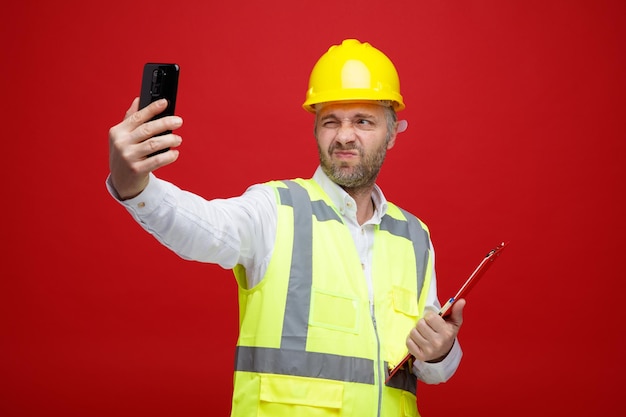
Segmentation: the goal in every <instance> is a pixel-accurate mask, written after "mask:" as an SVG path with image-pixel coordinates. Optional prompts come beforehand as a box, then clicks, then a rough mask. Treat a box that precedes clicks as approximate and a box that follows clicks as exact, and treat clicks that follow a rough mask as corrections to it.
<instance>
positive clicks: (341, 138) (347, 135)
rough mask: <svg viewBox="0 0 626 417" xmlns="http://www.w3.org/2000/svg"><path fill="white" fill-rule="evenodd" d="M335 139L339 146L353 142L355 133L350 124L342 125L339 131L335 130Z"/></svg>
mask: <svg viewBox="0 0 626 417" xmlns="http://www.w3.org/2000/svg"><path fill="white" fill-rule="evenodd" d="M335 138H336V140H337V142H339V143H341V144H346V143H350V142H353V141H354V140H355V132H354V126H352V123H342V124H341V126H340V127H339V129H337V136H336V137H335Z"/></svg>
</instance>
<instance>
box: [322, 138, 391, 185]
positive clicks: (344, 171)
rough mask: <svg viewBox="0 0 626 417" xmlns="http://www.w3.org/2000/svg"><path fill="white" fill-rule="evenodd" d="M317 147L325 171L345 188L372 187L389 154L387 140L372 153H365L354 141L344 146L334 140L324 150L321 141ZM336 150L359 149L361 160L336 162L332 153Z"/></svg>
mask: <svg viewBox="0 0 626 417" xmlns="http://www.w3.org/2000/svg"><path fill="white" fill-rule="evenodd" d="M317 149H318V152H319V156H320V164H321V166H322V170H323V171H324V173H325V174H326V175H327V176H328V177H329V178H330V179H331V180H332V181H333V182H335V183H336V184H338V185H340V186H341V187H342V188H344V189H359V188H365V187H370V186H372V185H374V183H375V182H376V178H377V177H378V173H379V172H380V168H381V167H382V165H383V161H384V160H385V156H386V154H387V142H386V141H385V142H384V143H383V144H382V145H381V146H380V147H379V148H378V149H374V150H373V151H372V153H370V154H365V152H364V151H363V148H361V147H359V146H357V144H356V143H352V144H350V145H347V146H343V145H341V144H339V143H337V142H334V143H333V144H331V145H330V146H329V147H328V150H327V151H326V152H324V151H323V150H322V149H321V148H320V146H319V143H318V145H317ZM335 150H357V152H358V153H359V159H360V162H359V163H358V164H357V165H354V166H351V165H350V164H348V163H347V162H334V161H332V160H331V157H330V155H332V154H333V152H334V151H335Z"/></svg>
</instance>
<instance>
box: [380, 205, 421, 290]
mask: <svg viewBox="0 0 626 417" xmlns="http://www.w3.org/2000/svg"><path fill="white" fill-rule="evenodd" d="M400 211H401V212H402V214H404V217H405V218H406V221H405V220H398V219H394V218H393V217H391V216H389V215H387V214H386V215H384V216H383V218H382V219H381V221H380V230H385V231H387V232H389V233H391V234H392V235H395V236H400V237H404V238H406V239H409V240H410V241H411V242H413V252H414V253H415V271H417V299H418V300H419V297H420V294H421V292H422V287H423V286H424V280H425V279H426V266H427V265H428V256H429V254H428V249H429V247H430V243H429V239H428V232H426V230H424V228H423V227H422V225H421V224H420V222H419V221H418V220H417V218H416V217H415V216H413V215H412V214H411V213H409V212H407V211H405V210H403V209H401V208H400Z"/></svg>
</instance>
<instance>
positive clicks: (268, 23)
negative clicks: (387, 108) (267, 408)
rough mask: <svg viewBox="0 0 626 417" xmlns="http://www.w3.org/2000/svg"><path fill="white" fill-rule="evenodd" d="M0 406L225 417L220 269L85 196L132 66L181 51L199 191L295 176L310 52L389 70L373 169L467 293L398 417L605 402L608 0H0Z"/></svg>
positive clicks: (615, 173) (615, 374)
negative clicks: (390, 139)
mask: <svg viewBox="0 0 626 417" xmlns="http://www.w3.org/2000/svg"><path fill="white" fill-rule="evenodd" d="M3 16H4V19H3V24H2V26H1V27H0V33H1V35H2V39H3V43H2V61H3V62H2V65H1V67H0V75H1V79H2V81H3V88H2V91H3V93H2V95H1V97H2V99H1V101H0V106H1V112H0V114H2V127H3V131H4V135H3V143H4V146H3V149H4V151H3V158H2V163H1V164H0V170H1V171H0V174H1V175H2V176H1V177H2V191H3V204H2V209H1V210H2V219H3V225H2V237H3V239H2V240H3V242H4V249H3V250H2V252H1V256H2V258H1V261H2V262H1V275H2V279H1V281H0V415H2V416H31V415H37V416H66V417H69V416H94V417H95V416H113V415H114V416H206V415H216V416H217V415H222V416H224V415H228V411H229V408H230V393H231V388H232V376H231V373H232V362H233V352H234V344H235V340H236V332H237V329H236V328H237V307H236V286H235V281H234V279H233V278H232V276H231V273H230V271H223V270H222V269H220V268H219V267H217V266H215V265H203V264H199V263H194V262H186V261H183V260H181V259H179V258H178V257H176V256H175V255H174V254H172V253H170V252H169V251H168V250H166V249H165V248H163V247H161V246H160V245H159V244H158V243H157V242H156V241H155V240H154V239H153V238H152V237H150V236H149V235H148V234H146V233H145V232H143V231H142V230H141V229H140V227H139V226H137V225H136V224H134V222H133V221H132V219H131V218H130V216H129V215H128V214H127V213H126V212H125V211H124V210H123V209H122V208H121V207H119V206H118V205H117V203H116V202H115V201H113V200H112V199H111V198H110V197H109V196H108V194H107V192H106V190H105V186H104V181H105V178H106V175H107V173H108V159H107V158H108V156H107V133H108V128H109V127H110V126H112V125H113V124H116V123H117V122H118V121H119V120H120V119H121V118H122V116H123V114H124V112H125V110H126V108H127V107H128V106H129V105H130V103H131V101H132V99H133V97H134V96H136V95H137V94H138V90H139V84H140V75H141V69H142V65H143V63H144V62H146V61H175V62H177V63H178V64H180V66H181V83H180V89H179V101H178V113H179V114H180V115H181V116H183V117H184V118H185V125H184V126H183V128H181V129H180V130H179V133H180V134H181V135H182V136H183V138H184V143H183V146H182V147H181V152H182V154H181V158H180V160H179V162H178V163H176V164H175V165H174V166H171V167H167V168H165V169H162V170H161V171H159V172H158V174H159V175H160V176H161V177H163V178H166V179H169V180H172V181H173V182H175V183H177V184H178V185H180V186H182V187H184V188H187V189H189V190H192V191H195V192H197V193H199V194H201V195H203V196H205V197H207V198H213V197H228V196H232V195H237V194H240V193H241V192H243V191H244V190H245V188H246V187H247V186H248V185H250V184H252V183H256V182H262V181H266V180H269V179H275V178H288V177H294V176H304V177H307V176H310V175H311V174H312V173H313V170H314V169H315V166H316V163H317V153H316V148H315V145H314V140H313V137H312V134H311V130H312V118H311V116H310V115H309V114H307V113H306V112H304V111H303V110H302V109H301V108H300V105H301V103H302V101H303V100H304V92H305V89H306V86H307V85H306V84H307V80H308V74H309V71H310V69H311V67H312V66H313V64H314V63H315V61H316V60H317V58H318V57H319V56H320V55H321V54H322V53H323V52H324V51H325V50H326V49H327V48H328V46H330V45H331V44H335V43H339V42H340V41H341V40H342V39H344V38H347V37H355V38H358V39H360V40H362V41H368V42H370V43H372V44H373V45H374V46H376V47H378V48H380V49H382V50H383V51H385V52H386V54H387V55H388V56H389V57H390V58H391V59H392V60H393V61H394V62H395V64H396V66H397V68H398V71H399V73H400V76H401V82H402V90H403V91H402V92H403V95H404V97H405V100H406V104H407V109H406V110H405V111H403V112H402V113H400V115H401V116H402V118H405V119H407V120H408V121H409V129H408V131H407V132H406V133H403V134H402V135H401V136H400V139H399V141H398V143H397V145H396V147H395V148H394V149H393V150H392V151H391V152H390V154H389V157H388V160H387V162H386V165H385V168H384V169H383V172H382V174H381V177H380V183H381V185H382V186H383V189H384V190H385V193H386V194H387V196H388V198H389V199H390V200H392V201H394V202H396V203H398V204H400V205H402V206H403V207H405V208H407V209H409V210H411V211H413V212H414V213H416V214H417V215H418V216H420V217H421V218H422V219H423V220H424V221H425V222H426V223H427V224H428V225H429V226H430V228H431V232H432V238H433V241H434V243H435V246H436V249H437V261H438V276H439V280H440V297H441V298H445V297H448V296H449V295H451V294H452V293H453V292H455V291H456V289H457V287H458V286H459V285H460V283H461V282H462V281H463V279H464V277H466V276H467V274H468V273H469V272H471V270H472V269H473V268H474V267H475V265H476V264H477V262H478V261H479V260H480V258H481V257H482V256H484V254H485V253H486V251H487V250H488V249H490V248H491V247H493V246H494V245H496V244H497V243H499V242H500V241H501V240H509V241H510V247H509V249H507V251H505V253H504V254H503V255H502V259H501V260H499V261H498V263H497V264H496V265H494V267H493V268H492V270H491V271H490V272H489V273H488V274H487V275H486V276H485V278H484V280H483V281H482V282H481V283H480V285H479V286H478V287H476V288H475V289H474V292H473V293H472V294H471V296H470V297H469V298H468V301H469V303H468V306H467V309H466V316H465V318H466V323H465V325H464V327H463V329H462V331H461V334H460V339H461V343H462V345H463V349H464V352H465V357H464V359H463V362H462V364H461V366H460V368H459V370H458V372H457V374H456V375H455V376H454V378H453V379H452V380H451V381H450V382H448V383H447V384H444V385H439V386H425V385H421V386H420V388H419V404H420V409H421V411H422V414H423V415H424V416H442V415H446V413H449V412H462V413H463V415H469V416H501V415H507V416H525V415H551V416H589V415H594V416H595V415H602V416H623V415H626V405H625V404H624V402H623V400H622V397H623V393H622V389H621V387H622V386H623V383H622V382H621V379H622V377H623V373H624V371H625V370H626V367H625V364H624V357H623V356H624V349H625V347H626V346H625V345H626V343H625V336H624V333H623V326H624V319H625V318H626V317H625V314H624V312H623V311H624V309H623V307H622V305H621V294H622V287H623V284H622V281H623V279H624V267H623V260H624V255H623V252H624V246H625V245H624V241H623V237H624V234H625V232H626V227H625V226H626V223H625V221H624V213H625V212H626V210H625V209H626V204H625V198H624V188H625V187H624V180H625V174H626V173H625V168H624V166H625V164H624V162H625V161H624V160H625V155H626V153H625V150H626V149H625V148H626V141H625V135H624V128H625V127H626V126H625V123H624V120H625V119H624V116H625V110H626V105H625V100H624V96H625V93H626V75H625V74H626V66H625V58H624V57H625V51H624V49H625V48H624V44H625V42H624V40H625V39H626V25H625V23H626V21H625V17H626V3H624V2H623V1H622V0H616V1H599V0H589V1H574V0H569V1H566V0H563V1H550V0H548V1H546V0H542V1H535V0H530V1H529V0H508V1H501V0H483V1H471V0H469V1H448V0H439V1H435V0H420V1H395V2H383V1H375V0H364V1H361V2H356V3H352V2H351V3H348V2H343V1H338V0H334V1H319V2H296V1H287V0H280V1H274V2H271V1H270V2H252V1H237V2H224V1H222V2H215V1H212V2H211V1H207V2H199V1H197V2H189V3H187V2H184V1H181V2H165V1H162V0H153V1H150V2H147V1H133V2H128V1H124V2H122V1H108V2H100V3H92V2H85V1H67V2H64V3H59V2H44V1H40V2H36V1H25V2H10V5H5V6H4V7H3Z"/></svg>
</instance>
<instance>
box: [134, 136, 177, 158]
mask: <svg viewBox="0 0 626 417" xmlns="http://www.w3.org/2000/svg"><path fill="white" fill-rule="evenodd" d="M182 141H183V139H182V138H181V137H180V136H178V135H175V134H172V133H170V134H168V135H160V136H154V137H152V138H150V139H148V140H145V141H143V142H142V143H141V144H140V145H139V150H138V152H139V153H140V155H141V157H143V158H146V157H147V156H148V155H152V154H153V153H155V152H158V151H161V150H163V149H166V148H170V149H171V148H175V147H178V146H180V144H181V143H182Z"/></svg>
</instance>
